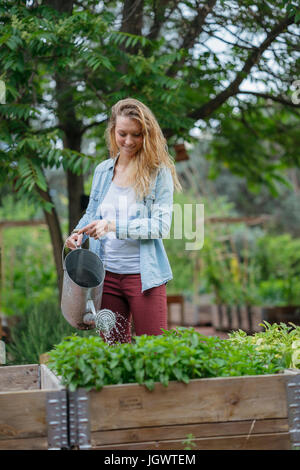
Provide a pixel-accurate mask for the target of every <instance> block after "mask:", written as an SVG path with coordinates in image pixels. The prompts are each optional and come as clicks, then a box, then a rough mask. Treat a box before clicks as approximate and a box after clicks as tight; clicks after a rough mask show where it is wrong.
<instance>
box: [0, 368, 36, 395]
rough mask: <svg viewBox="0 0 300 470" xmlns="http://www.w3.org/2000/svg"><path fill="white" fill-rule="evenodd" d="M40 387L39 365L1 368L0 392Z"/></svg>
mask: <svg viewBox="0 0 300 470" xmlns="http://www.w3.org/2000/svg"><path fill="white" fill-rule="evenodd" d="M39 388H40V380H39V365H38V364H26V365H19V366H4V367H1V368H0V392H7V391H9V390H11V391H17V390H37V389H39Z"/></svg>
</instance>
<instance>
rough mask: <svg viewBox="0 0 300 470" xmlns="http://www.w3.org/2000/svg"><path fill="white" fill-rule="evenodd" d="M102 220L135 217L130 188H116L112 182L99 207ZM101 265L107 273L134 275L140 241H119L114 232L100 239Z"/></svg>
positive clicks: (134, 206)
mask: <svg viewBox="0 0 300 470" xmlns="http://www.w3.org/2000/svg"><path fill="white" fill-rule="evenodd" d="M100 215H101V216H102V217H103V219H107V220H115V219H116V218H117V217H119V219H120V220H122V218H123V220H131V219H135V218H136V217H137V203H136V196H135V191H134V189H133V188H132V187H131V186H127V187H121V186H117V185H116V184H115V183H114V182H113V181H112V183H111V185H110V187H109V190H108V192H107V194H106V196H105V198H104V200H103V202H102V204H101V206H100ZM101 240H102V242H103V250H104V252H103V254H104V258H103V263H104V268H105V269H106V270H107V271H111V272H113V273H119V274H136V273H139V272H140V241H139V240H134V239H131V238H126V239H124V240H120V239H118V238H116V234H115V232H109V233H107V234H106V235H105V236H104V237H102V239H101Z"/></svg>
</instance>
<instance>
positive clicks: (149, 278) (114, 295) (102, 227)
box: [67, 98, 181, 342]
mask: <svg viewBox="0 0 300 470" xmlns="http://www.w3.org/2000/svg"><path fill="white" fill-rule="evenodd" d="M106 137H107V143H108V147H109V150H110V157H111V158H109V159H108V160H105V161H104V162H102V163H100V164H99V165H98V166H97V167H96V170H95V173H94V177H93V183H92V189H91V193H90V200H89V204H88V207H87V210H86V213H85V215H84V216H83V217H82V218H81V220H80V221H79V223H78V224H77V227H76V230H77V233H76V232H75V233H73V232H72V234H71V236H70V237H69V238H68V240H67V246H68V247H69V248H71V249H74V248H76V246H77V245H81V244H82V243H83V242H84V241H85V239H86V237H87V236H88V237H90V249H91V250H92V251H94V252H96V253H97V254H98V255H99V257H100V258H101V260H102V261H103V263H104V267H105V270H106V274H105V280H104V286H103V297H102V306H101V308H102V309H104V308H107V309H110V310H112V311H113V312H115V313H116V315H117V325H118V328H116V329H115V330H113V332H112V333H111V335H110V338H109V340H110V342H130V341H131V317H133V322H134V328H135V334H136V335H137V336H139V335H142V334H147V335H160V334H162V333H163V332H162V329H167V297H166V283H167V282H168V281H169V280H170V279H172V271H171V268H170V265H169V262H168V258H167V255H166V252H165V249H164V246H163V242H162V238H163V237H165V236H167V235H168V233H169V230H170V226H171V220H172V205H173V188H174V187H175V188H176V189H178V190H180V189H181V187H180V183H179V181H178V178H177V175H176V170H175V166H174V164H173V161H172V159H171V157H170V155H169V154H168V151H167V146H166V140H165V138H164V136H163V134H162V131H161V129H160V127H159V125H158V123H157V120H156V119H155V117H154V115H153V113H152V112H151V111H150V109H149V108H148V107H147V106H145V105H144V104H143V103H141V102H140V101H138V100H135V99H132V98H127V99H124V100H121V101H119V102H118V103H116V104H115V105H114V106H113V107H112V112H111V117H110V121H109V124H108V127H107V131H106ZM78 229H79V230H78Z"/></svg>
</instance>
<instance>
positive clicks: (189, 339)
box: [48, 328, 287, 390]
mask: <svg viewBox="0 0 300 470" xmlns="http://www.w3.org/2000/svg"><path fill="white" fill-rule="evenodd" d="M49 356H50V362H48V366H49V367H50V368H51V369H52V370H54V371H55V373H56V374H57V375H59V376H61V377H62V382H63V384H64V385H67V386H68V387H69V388H70V390H75V389H76V388H78V387H84V388H86V389H87V390H90V389H96V390H100V389H101V388H102V387H103V386H105V385H113V384H121V383H139V384H144V385H145V386H146V387H147V388H148V389H149V390H153V388H154V387H155V382H161V383H162V384H163V385H164V386H168V384H169V381H172V380H178V381H181V382H184V383H189V381H190V380H191V379H195V378H204V377H228V376H241V375H262V374H273V373H277V372H279V371H281V370H282V369H284V368H285V367H286V365H287V362H286V357H285V356H284V355H283V356H280V357H279V356H278V355H277V354H276V351H273V350H272V351H271V350H268V351H267V352H265V351H263V350H258V349H257V348H256V347H255V345H252V344H248V343H242V344H240V343H239V344H235V343H234V342H233V341H228V340H222V339H220V338H218V337H214V336H212V337H206V336H204V335H201V334H200V333H198V332H196V331H195V330H194V329H193V328H178V329H176V330H170V331H164V333H163V334H162V335H161V336H147V335H142V336H138V337H136V338H135V342H133V343H125V344H119V343H117V344H115V345H108V344H107V343H105V342H104V341H103V340H102V338H100V337H96V336H89V337H85V338H82V337H79V336H77V335H73V336H69V337H67V338H64V340H63V341H62V342H61V343H60V344H57V345H56V347H55V348H54V349H53V350H52V351H50V353H49Z"/></svg>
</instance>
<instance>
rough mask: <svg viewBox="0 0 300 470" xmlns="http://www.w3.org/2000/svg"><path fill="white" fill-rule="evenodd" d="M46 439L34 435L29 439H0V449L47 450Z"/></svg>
mask: <svg viewBox="0 0 300 470" xmlns="http://www.w3.org/2000/svg"><path fill="white" fill-rule="evenodd" d="M47 449H48V439H47V438H46V437H35V438H31V439H7V440H2V439H0V450H47Z"/></svg>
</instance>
